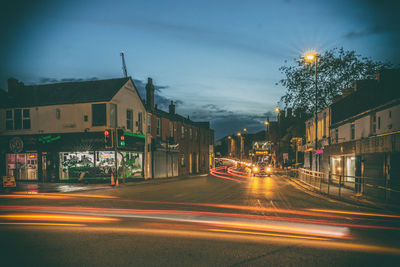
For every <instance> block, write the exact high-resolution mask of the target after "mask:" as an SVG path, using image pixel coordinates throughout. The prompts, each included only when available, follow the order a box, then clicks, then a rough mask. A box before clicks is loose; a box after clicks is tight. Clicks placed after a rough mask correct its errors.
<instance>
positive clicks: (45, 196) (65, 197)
mask: <svg viewBox="0 0 400 267" xmlns="http://www.w3.org/2000/svg"><path fill="white" fill-rule="evenodd" d="M0 198H40V199H68V198H71V197H69V196H61V195H54V196H51V195H42V194H15V195H0Z"/></svg>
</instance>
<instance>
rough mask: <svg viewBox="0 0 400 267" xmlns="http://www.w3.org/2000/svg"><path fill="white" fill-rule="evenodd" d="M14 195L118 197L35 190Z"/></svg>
mask: <svg viewBox="0 0 400 267" xmlns="http://www.w3.org/2000/svg"><path fill="white" fill-rule="evenodd" d="M14 194H16V195H35V196H61V197H64V196H65V197H87V198H118V197H115V196H106V195H89V194H71V193H37V192H14Z"/></svg>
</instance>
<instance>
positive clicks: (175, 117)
mask: <svg viewBox="0 0 400 267" xmlns="http://www.w3.org/2000/svg"><path fill="white" fill-rule="evenodd" d="M147 111H148V112H150V113H152V114H154V115H157V116H159V117H164V118H168V119H170V120H172V121H180V122H183V123H186V124H190V125H193V126H196V127H200V128H205V129H210V122H208V121H204V122H196V121H192V120H191V119H188V118H185V117H183V116H181V115H179V114H176V113H175V114H170V113H169V112H166V111H164V110H161V109H157V108H154V109H152V110H151V109H147Z"/></svg>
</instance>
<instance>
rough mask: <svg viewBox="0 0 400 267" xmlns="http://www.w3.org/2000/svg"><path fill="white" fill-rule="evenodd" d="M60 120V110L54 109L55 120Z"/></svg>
mask: <svg viewBox="0 0 400 267" xmlns="http://www.w3.org/2000/svg"><path fill="white" fill-rule="evenodd" d="M60 118H61V110H60V109H59V108H57V109H56V119H57V120H59V119H60Z"/></svg>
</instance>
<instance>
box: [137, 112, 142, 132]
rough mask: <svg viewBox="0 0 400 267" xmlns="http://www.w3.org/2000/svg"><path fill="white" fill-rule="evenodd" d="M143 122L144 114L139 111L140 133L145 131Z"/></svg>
mask: <svg viewBox="0 0 400 267" xmlns="http://www.w3.org/2000/svg"><path fill="white" fill-rule="evenodd" d="M142 123H143V115H142V112H139V113H138V121H137V129H138V132H139V133H142V132H143V126H142Z"/></svg>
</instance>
